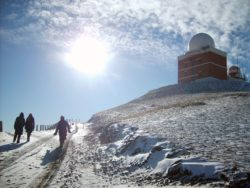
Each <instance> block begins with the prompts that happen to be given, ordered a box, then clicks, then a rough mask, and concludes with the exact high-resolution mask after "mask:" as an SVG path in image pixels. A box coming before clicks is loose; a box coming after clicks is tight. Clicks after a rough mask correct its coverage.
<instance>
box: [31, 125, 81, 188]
mask: <svg viewBox="0 0 250 188" xmlns="http://www.w3.org/2000/svg"><path fill="white" fill-rule="evenodd" d="M77 132H78V126H77V125H76V129H75V130H74V131H73V132H72V133H71V134H70V135H69V138H68V139H67V140H66V142H65V144H64V146H63V148H62V150H61V151H59V152H57V154H56V156H55V158H56V160H55V161H54V162H52V163H50V164H49V166H48V169H47V170H44V172H43V173H41V174H40V175H39V176H38V177H37V178H36V179H35V180H34V181H33V182H32V183H31V184H30V185H29V187H31V188H32V187H34V188H40V187H49V184H50V182H51V181H52V179H53V178H54V177H55V175H56V173H57V171H58V169H59V167H60V166H61V163H62V161H63V160H64V157H65V154H66V153H67V150H68V145H69V142H70V139H71V137H72V136H73V135H74V134H76V133H77Z"/></svg>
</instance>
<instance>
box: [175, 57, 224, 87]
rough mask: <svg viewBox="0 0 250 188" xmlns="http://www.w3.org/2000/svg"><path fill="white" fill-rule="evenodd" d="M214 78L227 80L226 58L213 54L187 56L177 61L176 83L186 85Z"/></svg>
mask: <svg viewBox="0 0 250 188" xmlns="http://www.w3.org/2000/svg"><path fill="white" fill-rule="evenodd" d="M205 77H215V78H218V79H221V80H226V79H227V59H226V56H222V55H219V54H216V53H214V52H202V53H199V54H197V53H196V54H194V55H192V54H191V55H190V54H187V55H185V56H182V58H179V61H178V83H188V82H190V81H193V80H197V79H201V78H205Z"/></svg>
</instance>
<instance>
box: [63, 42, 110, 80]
mask: <svg viewBox="0 0 250 188" xmlns="http://www.w3.org/2000/svg"><path fill="white" fill-rule="evenodd" d="M108 59H109V48H108V45H107V43H105V42H103V41H100V40H97V39H95V38H90V37H82V38H80V39H78V40H77V41H76V42H75V43H74V44H73V45H72V47H71V49H70V52H69V53H67V54H66V61H67V63H68V64H69V65H70V66H72V67H73V68H75V69H76V70H78V71H81V72H83V73H84V74H87V75H91V76H92V75H98V74H101V73H103V72H104V70H105V68H106V65H107V61H108Z"/></svg>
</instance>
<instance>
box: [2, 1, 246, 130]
mask: <svg viewBox="0 0 250 188" xmlns="http://www.w3.org/2000/svg"><path fill="white" fill-rule="evenodd" d="M0 11H1V13H0V26H1V27H0V40H1V44H0V45H1V46H0V47H1V48H0V68H1V69H0V70H1V72H0V89H1V90H0V120H2V121H3V124H4V129H5V130H6V129H7V130H11V129H12V127H13V124H14V121H15V118H16V116H18V115H19V113H20V112H24V114H25V117H27V115H28V113H30V112H32V113H33V115H34V117H35V119H36V123H37V124H53V123H55V122H56V121H58V119H59V117H60V115H64V116H65V117H66V118H74V119H80V120H82V121H87V120H88V119H89V118H90V117H91V115H92V114H94V113H96V112H98V111H101V110H104V109H108V108H111V107H114V106H117V105H120V104H123V103H126V102H128V101H130V100H132V99H134V98H136V97H139V96H141V95H143V94H145V93H146V92H147V91H149V90H151V89H155V88H158V87H161V86H165V85H170V84H176V83H177V56H178V55H181V54H184V53H185V51H186V50H187V46H188V42H189V40H190V39H191V37H192V36H193V35H194V34H197V33H200V32H205V33H208V34H209V35H210V36H211V37H212V38H213V39H214V41H215V45H216V47H217V48H218V49H221V50H223V51H226V52H227V53H228V66H230V65H231V64H236V62H237V61H236V60H237V59H238V63H239V65H240V66H242V67H243V69H244V71H245V72H246V74H249V73H250V61H249V59H250V50H249V49H250V1H249V0H220V1H218V0H210V1H204V0H185V1H182V0H175V1H172V0H83V1H80V0H53V1H47V0H33V1H32V0H29V1H28V0H27V1H26V0H22V1H20V0H2V1H0Z"/></svg>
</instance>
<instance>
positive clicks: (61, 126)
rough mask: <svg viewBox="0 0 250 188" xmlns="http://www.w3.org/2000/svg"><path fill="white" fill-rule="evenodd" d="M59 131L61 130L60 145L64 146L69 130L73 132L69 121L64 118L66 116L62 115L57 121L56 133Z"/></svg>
mask: <svg viewBox="0 0 250 188" xmlns="http://www.w3.org/2000/svg"><path fill="white" fill-rule="evenodd" d="M57 132H59V140H60V147H63V143H64V141H65V139H66V137H67V132H69V133H71V131H70V126H69V123H68V122H67V121H66V120H65V119H64V116H61V119H60V121H59V122H58V123H57V126H56V131H55V133H54V135H57Z"/></svg>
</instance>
